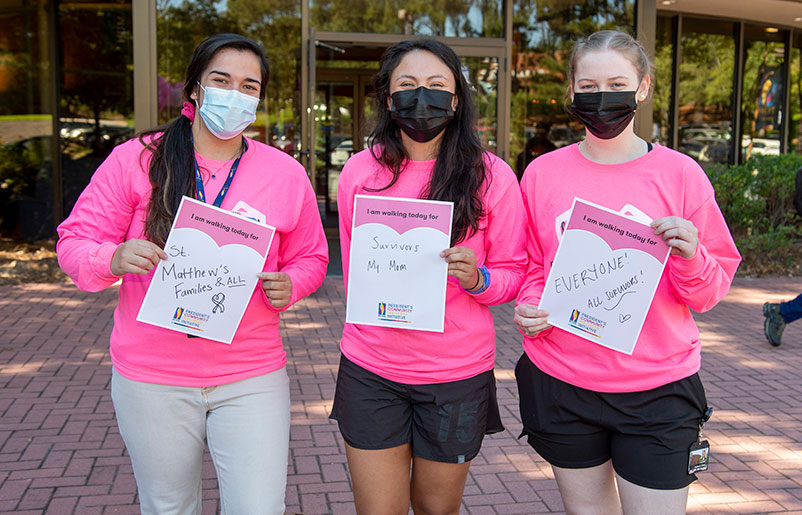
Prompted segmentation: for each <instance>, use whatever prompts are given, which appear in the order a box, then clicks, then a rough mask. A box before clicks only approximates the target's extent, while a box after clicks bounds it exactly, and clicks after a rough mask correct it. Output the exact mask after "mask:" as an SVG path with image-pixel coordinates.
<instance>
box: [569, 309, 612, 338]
mask: <svg viewBox="0 0 802 515" xmlns="http://www.w3.org/2000/svg"><path fill="white" fill-rule="evenodd" d="M568 325H570V326H571V327H574V328H576V329H579V330H580V331H582V332H584V333H587V334H590V335H592V336H595V337H596V338H601V333H602V330H603V329H604V328H605V326H606V325H607V322H605V321H604V320H601V319H598V318H596V317H594V316H590V315H588V314H587V313H582V312H581V311H579V310H578V309H574V310H572V311H571V316H569V317H568Z"/></svg>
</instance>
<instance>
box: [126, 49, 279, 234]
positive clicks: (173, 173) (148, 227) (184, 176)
mask: <svg viewBox="0 0 802 515" xmlns="http://www.w3.org/2000/svg"><path fill="white" fill-rule="evenodd" d="M224 48H233V49H235V50H240V51H247V52H252V53H253V54H254V55H256V57H258V58H259V62H260V64H261V68H262V87H261V90H260V91H259V99H260V100H264V98H265V86H266V85H267V80H268V78H269V76H270V68H269V66H268V64H267V57H265V51H264V49H263V48H262V46H261V45H260V44H259V43H257V42H256V41H254V40H252V39H249V38H246V37H245V36H241V35H239V34H216V35H214V36H211V37H208V38H206V39H205V40H203V41H202V42H201V44H200V45H198V47H197V48H196V49H195V52H194V53H193V54H192V59H191V60H190V61H189V65H188V66H187V73H186V76H185V79H184V89H183V91H182V92H183V95H184V101H187V102H191V100H190V99H191V95H192V92H193V91H194V90H195V88H196V87H197V85H198V82H200V80H201V74H202V73H203V71H204V70H206V68H207V67H208V66H209V62H210V61H211V60H212V58H214V56H215V54H217V52H219V51H220V50H222V49H224ZM196 116H199V114H197V113H196ZM139 140H140V141H141V142H142V144H143V145H145V150H147V151H150V152H151V154H152V156H151V160H150V167H149V172H148V177H149V178H150V184H151V186H152V188H153V189H152V190H151V194H150V201H149V202H148V214H147V218H146V219H145V236H146V237H147V238H148V239H149V240H150V241H152V242H153V243H155V244H157V245H159V246H163V245H164V242H165V241H166V240H167V234H168V233H169V232H170V226H171V225H172V224H173V218H174V217H175V213H176V211H177V210H178V205H179V204H180V203H181V197H182V196H184V195H186V196H188V197H194V196H195V149H194V148H193V146H192V122H191V121H190V120H189V118H187V117H186V116H179V117H178V118H176V119H175V120H173V121H171V122H168V123H166V124H163V125H160V126H158V127H154V128H152V129H148V130H145V131H143V132H142V133H140V134H139Z"/></svg>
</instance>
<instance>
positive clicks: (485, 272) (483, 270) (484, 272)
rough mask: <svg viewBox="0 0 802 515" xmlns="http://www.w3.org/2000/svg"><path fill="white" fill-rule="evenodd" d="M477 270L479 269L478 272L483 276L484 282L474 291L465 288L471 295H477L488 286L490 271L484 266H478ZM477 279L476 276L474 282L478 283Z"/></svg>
mask: <svg viewBox="0 0 802 515" xmlns="http://www.w3.org/2000/svg"><path fill="white" fill-rule="evenodd" d="M477 270H479V272H480V273H481V274H482V277H483V278H484V280H485V283H484V284H483V285H482V287H481V288H480V289H478V290H476V291H471V290H465V291H467V292H468V293H470V294H471V295H478V294H480V293H482V292H483V291H485V290H486V289H487V288H489V287H490V271H488V269H487V267H486V266H480V267H479V268H478V269H477ZM478 279H479V278H478V277H477V281H476V284H479V281H478ZM474 288H476V285H474Z"/></svg>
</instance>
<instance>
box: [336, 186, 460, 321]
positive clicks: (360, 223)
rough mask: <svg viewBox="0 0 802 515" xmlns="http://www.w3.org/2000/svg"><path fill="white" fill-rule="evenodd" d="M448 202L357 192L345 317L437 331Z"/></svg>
mask: <svg viewBox="0 0 802 515" xmlns="http://www.w3.org/2000/svg"><path fill="white" fill-rule="evenodd" d="M453 210H454V204H453V203H452V202H439V201H433V200H417V199H404V198H392V197H376V196H370V195H356V197H355V198H354V217H353V225H352V230H351V254H350V261H349V263H348V298H347V305H346V315H345V321H346V322H348V323H352V324H365V325H375V326H381V327H397V328H401V329H419V330H422V331H435V332H442V331H443V325H444V321H445V303H446V282H447V280H448V264H447V263H446V261H445V260H444V259H443V258H441V257H440V252H442V251H443V250H445V249H447V248H449V247H450V246H451V245H450V243H451V217H452V213H453Z"/></svg>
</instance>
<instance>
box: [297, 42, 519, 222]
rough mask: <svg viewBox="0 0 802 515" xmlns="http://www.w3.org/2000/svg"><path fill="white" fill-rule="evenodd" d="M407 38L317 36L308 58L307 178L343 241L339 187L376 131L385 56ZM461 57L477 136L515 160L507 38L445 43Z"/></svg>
mask: <svg viewBox="0 0 802 515" xmlns="http://www.w3.org/2000/svg"><path fill="white" fill-rule="evenodd" d="M408 38H409V36H403V35H384V34H356V33H335V32H326V33H323V32H315V31H314V30H312V31H311V33H310V39H309V46H308V48H309V51H308V53H306V55H307V56H308V59H306V65H307V68H306V69H307V70H308V72H307V73H308V77H309V78H308V82H307V83H306V84H302V87H303V89H304V92H303V95H302V97H303V100H302V107H303V108H304V110H305V111H306V113H307V115H308V117H307V118H306V119H305V120H303V122H304V124H305V130H304V131H303V132H304V136H305V141H304V142H303V147H304V149H305V150H306V152H305V153H304V155H306V156H307V157H308V158H307V160H306V163H305V164H306V167H307V172H308V173H309V177H310V180H311V181H312V184H313V186H314V188H315V193H316V194H317V199H318V205H319V207H320V214H321V217H322V219H323V224H324V226H325V227H326V228H327V231H326V232H327V234H328V235H329V236H330V237H335V236H336V230H337V229H336V228H337V224H338V221H337V184H338V181H339V176H340V172H341V171H342V167H343V165H344V164H345V162H346V161H347V160H348V158H349V157H351V156H352V155H353V154H355V153H356V152H359V151H361V150H363V149H364V148H365V146H366V140H367V136H368V135H369V134H370V131H371V129H372V128H373V123H375V121H374V113H373V87H372V82H371V81H372V78H373V76H374V75H375V73H376V72H377V71H378V67H379V60H380V59H381V56H382V53H383V52H384V50H385V49H386V48H388V47H389V46H391V45H393V44H395V43H398V42H400V41H403V40H405V39H408ZM438 39H439V40H441V41H443V42H444V43H446V44H447V45H449V46H450V47H451V48H452V49H453V50H454V51H455V52H456V54H457V55H458V56H459V57H460V60H461V61H462V64H463V69H462V73H463V74H464V75H465V77H466V79H467V80H468V82H469V83H470V85H471V89H472V93H473V100H474V103H475V104H476V106H477V112H478V114H479V119H478V120H477V127H476V130H477V132H478V133H479V136H480V139H481V140H482V142H483V144H484V145H485V147H486V148H487V149H488V150H489V151H491V152H494V153H496V154H497V155H499V156H501V157H502V158H506V157H507V155H506V154H507V152H508V148H509V141H507V140H508V138H498V137H497V135H498V134H508V133H509V130H508V128H507V126H506V125H507V121H508V120H509V116H508V115H505V114H504V112H505V109H506V110H508V109H509V107H508V105H509V102H508V98H509V94H508V88H509V79H508V77H507V76H506V75H505V74H504V73H502V72H501V66H502V64H503V63H504V56H505V55H506V54H505V52H506V47H505V45H504V40H503V39H494V38H484V39H480V38H438Z"/></svg>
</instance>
